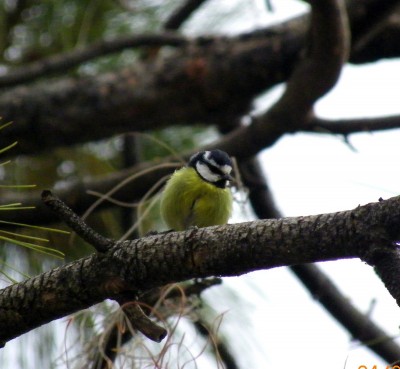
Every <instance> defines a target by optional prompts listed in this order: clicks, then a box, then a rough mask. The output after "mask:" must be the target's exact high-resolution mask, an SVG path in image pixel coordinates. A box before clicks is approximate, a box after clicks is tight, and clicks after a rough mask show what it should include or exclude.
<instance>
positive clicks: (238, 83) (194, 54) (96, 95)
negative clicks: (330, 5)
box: [0, 0, 400, 153]
mask: <svg viewBox="0 0 400 369" xmlns="http://www.w3.org/2000/svg"><path fill="white" fill-rule="evenodd" d="M396 5H398V1H395V0H388V1H385V2H382V1H377V0H368V1H366V0H363V1H361V0H357V1H350V2H349V4H348V8H349V13H350V20H351V29H352V35H353V38H354V39H355V40H356V41H357V42H356V44H355V45H356V47H357V49H356V50H355V49H354V48H353V49H352V50H351V53H350V55H351V59H350V60H351V61H352V60H354V61H357V62H366V61H372V60H379V59H380V58H383V57H388V56H398V55H399V54H400V51H399V50H398V45H400V42H399V40H398V39H397V38H396V37H397V34H399V33H400V32H398V29H399V28H400V27H399V24H398V22H397V21H396V20H397V19H398V18H397V17H396V16H397V14H398V13H399V9H398V8H397V7H396ZM374 27H375V28H374ZM376 27H378V28H377V30H376ZM306 30H307V17H306V16H302V17H299V18H297V19H294V20H291V21H288V22H285V23H283V24H282V25H279V26H273V27H270V28H267V29H264V30H258V31H254V32H252V33H249V34H245V35H240V36H238V37H232V38H224V37H215V38H209V39H208V40H206V41H204V40H201V39H200V40H197V41H193V42H190V40H188V42H186V41H185V40H181V42H179V39H178V40H175V41H174V42H175V43H176V44H177V45H179V44H183V45H186V46H183V47H182V48H181V49H179V50H177V51H176V52H170V53H167V54H168V55H166V54H165V53H160V55H159V57H158V58H157V59H156V60H150V61H148V62H144V63H137V64H136V65H135V66H132V68H129V69H126V70H124V71H116V72H114V73H109V74H107V75H104V76H96V77H91V78H89V77H88V78H82V79H78V78H64V79H59V80H47V81H45V83H41V84H40V83H39V84H34V85H30V86H29V85H27V86H23V87H18V88H13V89H8V90H4V91H3V93H2V94H1V96H0V112H1V115H2V117H3V119H4V121H8V120H12V121H14V122H16V123H17V124H15V125H14V126H13V127H12V129H11V128H10V129H8V130H7V131H4V132H2V135H1V137H0V146H1V147H2V146H4V145H5V144H6V143H7V142H10V141H12V140H15V139H18V140H19V152H20V153H37V152H40V151H43V150H49V149H51V148H54V147H57V146H64V145H73V144H77V143H81V142H87V141H93V140H98V139H101V138H106V137H109V136H110V135H114V134H118V133H122V132H127V131H132V130H135V131H143V130H148V129H150V128H161V127H165V126H167V125H171V124H174V125H176V124H195V123H203V124H214V123H215V122H218V121H219V122H221V121H225V122H226V121H229V120H230V119H234V118H238V117H240V116H243V115H245V114H248V112H249V110H250V107H251V103H252V101H253V99H254V98H255V97H256V96H258V95H259V94H260V93H261V92H263V91H266V90H267V89H268V88H270V87H271V86H273V85H275V84H277V83H280V82H283V81H285V80H287V79H288V77H289V76H290V74H291V72H292V70H293V68H294V66H295V64H296V63H297V61H298V59H299V56H300V53H301V51H302V50H303V45H304V42H305V36H306ZM396 30H397V32H396ZM138 38H139V39H140V37H138ZM144 38H145V37H144ZM149 39H151V37H149ZM383 41H384V42H383ZM152 42H153V41H152ZM169 42H170V43H171V42H172V41H169ZM379 42H380V47H379V48H378V47H374V45H375V44H376V43H379ZM149 43H150V44H152V43H151V42H150V41H149ZM165 43H168V42H167V41H166V42H165ZM121 44H124V43H123V42H121ZM126 44H127V45H129V42H126ZM153 44H154V42H153ZM187 44H188V45H187ZM125 47H127V46H125ZM110 48H111V47H110ZM98 49H102V48H101V47H98ZM111 49H112V48H111ZM362 53H364V54H366V55H363V54H362ZM88 54H91V53H88ZM61 59H62V58H61ZM60 64H61V66H63V63H60ZM64 70H65V69H61V70H60V71H64Z"/></svg>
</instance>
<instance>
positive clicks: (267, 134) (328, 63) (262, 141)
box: [219, 0, 349, 158]
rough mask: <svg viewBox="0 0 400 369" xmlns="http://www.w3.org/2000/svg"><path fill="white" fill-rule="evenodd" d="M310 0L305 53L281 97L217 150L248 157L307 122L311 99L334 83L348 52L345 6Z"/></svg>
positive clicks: (226, 139) (331, 1)
mask: <svg viewBox="0 0 400 369" xmlns="http://www.w3.org/2000/svg"><path fill="white" fill-rule="evenodd" d="M310 3H311V5H312V12H311V36H310V50H309V53H308V55H307V57H306V58H304V59H303V60H302V61H301V62H300V63H299V65H298V66H297V67H296V69H295V71H294V73H293V75H292V76H291V77H290V80H289V81H288V83H287V86H286V90H285V92H284V93H283V95H282V97H281V98H280V99H279V100H278V101H277V102H276V103H275V104H274V105H273V106H272V107H271V108H270V109H269V110H268V111H267V112H266V113H265V114H263V115H261V116H259V117H257V118H256V119H254V120H253V122H252V124H251V125H250V126H244V127H242V128H239V129H236V130H235V131H233V132H232V133H231V134H229V135H226V136H225V138H224V139H223V140H222V141H221V142H220V144H219V147H220V149H221V150H224V151H226V152H229V153H230V155H232V156H237V157H241V158H249V157H252V156H253V155H255V154H256V153H257V152H258V151H259V150H261V149H262V148H265V147H268V146H271V145H272V144H273V143H274V142H275V141H276V140H277V139H279V138H280V137H281V136H282V135H283V134H284V133H287V132H292V131H295V130H298V129H300V128H301V127H302V126H305V125H307V124H308V121H309V119H310V117H311V116H312V109H313V105H314V103H315V102H316V101H317V100H318V99H319V98H320V97H322V96H323V95H325V94H326V93H327V92H328V91H329V90H330V89H331V88H332V87H333V86H334V85H335V83H336V81H337V79H338V78H339V75H340V72H341V69H342V66H343V64H344V63H345V62H346V58H347V55H348V48H349V32H348V24H347V15H346V10H345V8H344V5H343V2H342V1H341V0H340V1H339V0H338V1H334V0H330V1H324V2H320V1H310ZM238 142H240V145H238V144H237V143H238Z"/></svg>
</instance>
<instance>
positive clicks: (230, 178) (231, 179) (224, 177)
mask: <svg viewBox="0 0 400 369" xmlns="http://www.w3.org/2000/svg"><path fill="white" fill-rule="evenodd" d="M222 179H225V180H226V181H229V182H232V181H234V178H233V177H232V176H231V175H230V174H225V175H224V176H223V177H222Z"/></svg>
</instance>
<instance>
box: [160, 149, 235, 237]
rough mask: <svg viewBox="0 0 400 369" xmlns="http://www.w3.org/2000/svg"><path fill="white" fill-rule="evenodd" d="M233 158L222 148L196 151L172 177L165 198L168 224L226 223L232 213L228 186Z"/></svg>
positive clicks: (181, 227)
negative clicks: (186, 163)
mask: <svg viewBox="0 0 400 369" xmlns="http://www.w3.org/2000/svg"><path fill="white" fill-rule="evenodd" d="M231 171H232V161H231V159H230V158H229V156H228V154H227V153H226V152H224V151H221V150H211V151H202V152H199V153H197V154H195V155H193V156H192V157H191V158H190V160H189V163H188V165H187V166H185V167H183V168H181V169H179V170H177V171H176V172H175V173H174V174H173V175H172V177H171V178H170V179H169V180H168V182H167V184H166V186H165V189H164V192H163V194H162V198H161V216H162V217H163V219H164V221H165V223H166V224H167V226H168V227H170V228H171V229H173V230H175V231H183V230H185V229H188V228H189V227H194V226H195V227H199V228H201V227H208V226H212V225H220V224H226V223H227V222H228V219H229V217H230V216H231V213H232V194H231V192H230V190H229V188H228V187H227V185H228V183H229V181H230V180H232V177H231V176H230V173H231Z"/></svg>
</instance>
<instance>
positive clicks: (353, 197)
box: [0, 0, 400, 369]
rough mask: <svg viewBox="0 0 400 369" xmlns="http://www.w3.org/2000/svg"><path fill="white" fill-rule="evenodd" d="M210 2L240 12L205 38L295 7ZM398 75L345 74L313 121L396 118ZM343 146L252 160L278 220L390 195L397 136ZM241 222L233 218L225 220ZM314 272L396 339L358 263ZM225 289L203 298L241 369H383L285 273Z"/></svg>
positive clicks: (294, 140)
mask: <svg viewBox="0 0 400 369" xmlns="http://www.w3.org/2000/svg"><path fill="white" fill-rule="evenodd" d="M210 1H211V3H212V6H214V7H215V9H216V10H215V12H213V14H215V17H218V16H219V15H218V14H221V13H218V11H220V12H223V14H225V13H226V14H228V15H229V14H230V12H233V11H235V9H236V8H235V7H236V6H239V5H237V4H238V3H240V4H242V5H241V6H242V8H241V12H240V13H239V14H240V17H239V16H238V17H237V19H236V22H234V23H232V20H231V18H229V16H227V17H226V23H224V21H223V19H222V21H221V22H219V23H218V24H217V25H215V19H214V20H213V19H210V21H209V23H210V27H209V28H207V29H208V31H209V32H213V31H214V30H219V31H221V32H240V31H243V30H247V29H251V28H253V27H254V25H256V26H262V25H265V24H269V23H270V22H271V21H278V20H279V19H281V18H282V17H285V16H288V15H293V14H294V13H297V12H299V11H302V10H304V8H305V7H304V6H303V5H302V4H299V3H298V2H294V1H289V0H274V1H273V5H274V8H275V13H274V14H269V13H267V12H266V10H265V6H264V3H263V1H262V0H252V1H248V4H249V5H248V6H247V10H246V9H245V10H243V8H246V7H243V3H244V2H243V0H236V1H233V0H225V1H216V0H210ZM218 9H219V10H218ZM217 10H218V11H217ZM198 16H199V17H201V12H200V14H198ZM195 22H196V20H195V19H194V20H193V23H189V24H188V25H187V29H188V30H189V31H190V32H193V33H196V32H199V29H196V25H195ZM232 26H234V28H232ZM202 29H204V24H203V26H202ZM399 71H400V61H381V62H379V63H374V64H370V65H364V66H357V67H354V66H347V67H346V68H345V69H344V71H343V74H342V76H341V79H340V81H339V82H338V84H337V86H336V88H335V89H334V90H333V91H332V92H331V93H330V94H329V95H327V96H326V97H325V98H324V99H322V100H321V101H320V102H319V103H318V105H317V113H318V114H319V115H321V116H324V117H327V118H340V117H347V118H348V117H366V116H380V115H390V114H400V104H399V96H400V73H399ZM281 91H282V86H280V87H278V88H276V89H275V90H274V91H273V92H272V93H270V94H269V96H267V97H266V98H264V99H262V100H260V101H259V103H258V106H257V108H258V109H261V108H262V106H264V107H265V106H267V105H268V104H270V103H271V101H273V100H274V99H276V98H277V96H279V94H280V93H281ZM350 142H351V144H352V146H353V147H354V148H355V150H356V151H353V150H351V149H350V148H349V146H348V145H347V144H346V143H345V142H344V141H343V138H342V137H340V136H333V135H317V134H293V135H287V136H285V137H283V138H282V139H281V140H280V141H279V142H278V143H277V144H275V145H274V146H273V147H272V148H270V149H268V150H265V151H263V152H262V154H261V155H260V157H261V159H262V162H263V165H264V169H265V173H266V174H267V176H268V179H269V182H270V185H271V186H272V190H273V193H274V195H275V198H276V201H277V204H278V206H279V208H280V210H281V211H282V212H283V214H284V215H286V216H296V215H308V214H317V213H325V212H333V211H339V210H347V209H352V208H354V207H356V206H358V205H359V204H365V203H368V202H374V201H377V200H378V198H379V197H382V198H388V197H391V196H395V195H397V194H398V192H399V190H398V189H399V184H400V171H399V158H400V144H399V142H400V130H391V131H386V132H380V133H363V134H356V135H352V136H350ZM242 219H243V218H242V215H238V216H237V217H235V218H234V219H233V220H232V222H235V221H238V220H242ZM321 267H322V268H323V269H324V271H325V272H326V273H328V275H329V276H331V278H332V279H333V280H334V281H335V283H336V284H337V285H338V286H339V288H340V289H341V290H342V292H343V293H344V295H345V296H347V297H348V298H349V300H350V301H351V302H352V303H353V304H354V305H355V306H357V307H358V308H359V309H360V310H361V311H363V312H368V311H369V309H370V304H371V301H373V300H376V304H375V306H374V308H373V310H372V318H373V319H374V321H375V322H376V323H377V324H379V325H380V326H381V327H382V328H383V329H385V330H386V332H387V333H389V334H393V335H394V336H399V325H400V308H399V307H398V306H397V305H396V303H395V301H394V299H393V298H392V297H391V296H390V295H389V293H388V292H387V291H386V289H385V287H384V286H383V284H382V283H381V282H380V280H379V279H378V278H377V277H376V276H375V274H374V272H373V270H372V269H371V268H370V267H369V266H366V265H365V264H363V263H362V262H360V261H359V260H347V261H335V262H328V263H323V264H321ZM225 286H226V287H228V288H225V287H214V288H212V289H210V290H209V291H207V292H206V293H205V296H206V298H207V299H208V301H210V303H211V304H212V305H213V307H214V309H215V310H216V311H218V312H220V313H224V318H223V323H222V326H221V332H226V333H227V335H228V334H229V337H231V341H230V342H229V343H230V346H231V347H233V349H234V352H235V356H236V358H238V359H239V362H240V364H241V368H246V369H247V368H249V369H250V368H251V369H261V368H262V369H264V368H282V367H295V368H308V369H321V368H323V369H338V368H345V369H359V367H360V366H361V365H365V366H366V367H367V368H372V366H373V365H377V368H378V369H380V368H385V367H386V364H385V363H383V362H382V361H381V360H380V359H379V358H378V357H376V356H374V355H373V354H371V353H370V351H369V350H365V349H363V348H361V347H359V346H358V345H357V344H356V343H354V342H352V341H351V337H350V336H349V334H348V333H347V332H346V331H345V330H343V329H342V328H341V326H339V325H338V324H337V323H336V321H335V320H333V319H332V318H331V316H330V315H329V314H327V313H326V312H325V310H324V309H323V308H321V306H320V305H319V304H318V302H315V301H314V300H313V299H312V297H311V296H310V295H309V293H308V292H307V291H305V290H304V288H303V287H302V285H301V284H300V283H299V282H298V281H297V279H296V278H295V277H293V276H292V274H291V273H290V271H288V269H287V268H278V269H274V270H268V271H259V272H256V273H251V274H248V275H246V276H242V277H237V278H226V279H225ZM235 295H236V296H237V298H236V299H235ZM57 326H58V327H59V329H60V332H62V334H61V335H60V337H59V342H58V343H57V345H58V350H57V352H59V353H60V354H61V353H62V351H63V339H64V333H65V330H66V319H61V320H60V321H59V322H58V323H57ZM188 329H189V328H188ZM25 337H26V338H25V339H26V342H27V345H26V346H25V347H27V350H29V345H28V342H29V340H32V339H34V338H33V336H32V333H30V334H28V335H25ZM397 341H398V342H399V344H400V340H399V339H397ZM11 344H12V343H10V346H11ZM193 346H194V351H195V350H196V348H195V344H193ZM6 352H8V353H6ZM5 354H6V355H7V357H8V358H9V359H8V360H7V361H8V364H9V365H8V367H9V368H11V367H13V368H15V369H17V368H21V369H26V368H32V363H29V359H28V362H25V363H19V362H18V361H14V360H15V356H14V355H12V353H11V354H10V351H7V346H6V349H5V350H3V351H2V354H1V355H0V356H2V355H5ZM193 354H196V352H193ZM27 357H29V355H27ZM3 359H4V357H3ZM199 360H200V361H199V367H200V368H202V367H203V368H204V367H205V366H202V365H201V364H206V365H207V367H209V368H216V365H215V363H212V362H207V361H206V359H204V358H203V359H199ZM0 363H1V357H0ZM192 367H193V368H194V365H188V366H187V367H186V368H192Z"/></svg>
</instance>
